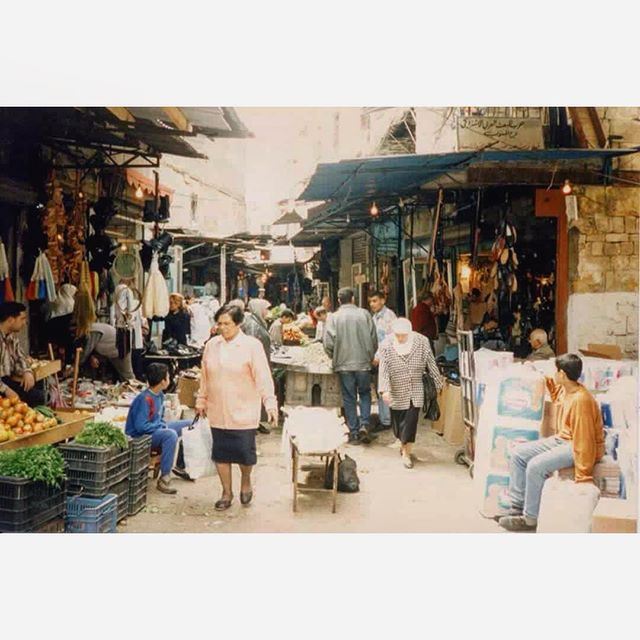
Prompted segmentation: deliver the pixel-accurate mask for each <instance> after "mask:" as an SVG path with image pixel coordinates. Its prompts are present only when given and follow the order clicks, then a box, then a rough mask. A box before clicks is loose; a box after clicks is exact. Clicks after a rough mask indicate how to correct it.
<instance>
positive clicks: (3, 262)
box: [0, 240, 15, 302]
mask: <svg viewBox="0 0 640 640" xmlns="http://www.w3.org/2000/svg"><path fill="white" fill-rule="evenodd" d="M14 299H15V298H14V296H13V287H12V286H11V277H10V275H9V262H8V260H7V252H6V251H5V248H4V242H2V240H0V302H13V301H14Z"/></svg>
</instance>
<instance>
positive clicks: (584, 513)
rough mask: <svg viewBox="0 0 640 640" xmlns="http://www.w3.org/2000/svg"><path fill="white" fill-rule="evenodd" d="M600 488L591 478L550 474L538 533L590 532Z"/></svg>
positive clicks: (544, 489)
mask: <svg viewBox="0 0 640 640" xmlns="http://www.w3.org/2000/svg"><path fill="white" fill-rule="evenodd" d="M599 499H600V489H598V487H596V486H595V485H594V484H592V483H590V482H580V483H576V482H573V481H572V480H561V479H560V478H549V480H547V481H546V482H545V483H544V488H543V489H542V498H541V501H540V513H539V515H538V533H590V532H591V517H592V514H593V511H594V509H595V508H596V505H597V504H598V500H599Z"/></svg>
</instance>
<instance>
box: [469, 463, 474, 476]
mask: <svg viewBox="0 0 640 640" xmlns="http://www.w3.org/2000/svg"><path fill="white" fill-rule="evenodd" d="M473 466H474V465H473V463H471V465H470V466H469V475H470V476H471V477H472V478H473Z"/></svg>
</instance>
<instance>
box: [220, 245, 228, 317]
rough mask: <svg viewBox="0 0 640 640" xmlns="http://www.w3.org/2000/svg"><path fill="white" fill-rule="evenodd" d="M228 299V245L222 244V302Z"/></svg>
mask: <svg viewBox="0 0 640 640" xmlns="http://www.w3.org/2000/svg"><path fill="white" fill-rule="evenodd" d="M226 301H227V246H226V245H224V244H221V245H220V304H221V305H223V304H225V302H226Z"/></svg>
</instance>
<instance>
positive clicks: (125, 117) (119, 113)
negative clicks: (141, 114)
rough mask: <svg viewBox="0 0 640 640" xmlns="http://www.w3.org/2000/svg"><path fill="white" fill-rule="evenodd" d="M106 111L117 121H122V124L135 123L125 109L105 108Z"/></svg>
mask: <svg viewBox="0 0 640 640" xmlns="http://www.w3.org/2000/svg"><path fill="white" fill-rule="evenodd" d="M107 109H108V110H109V111H110V112H111V113H112V114H113V115H114V116H115V117H116V118H118V120H122V121H123V122H135V121H136V119H135V118H134V117H133V116H132V115H131V114H130V113H129V111H128V110H127V109H126V107H107Z"/></svg>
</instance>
